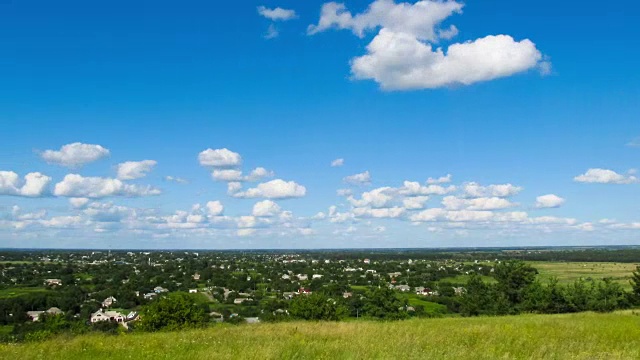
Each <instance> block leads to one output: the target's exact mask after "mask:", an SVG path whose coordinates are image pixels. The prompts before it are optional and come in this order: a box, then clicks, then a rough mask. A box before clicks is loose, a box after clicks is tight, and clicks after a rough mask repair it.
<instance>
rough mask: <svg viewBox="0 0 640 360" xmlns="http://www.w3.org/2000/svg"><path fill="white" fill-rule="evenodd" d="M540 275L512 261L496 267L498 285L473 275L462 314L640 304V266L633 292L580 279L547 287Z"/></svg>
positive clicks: (607, 281) (605, 308)
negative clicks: (539, 279) (540, 279)
mask: <svg viewBox="0 0 640 360" xmlns="http://www.w3.org/2000/svg"><path fill="white" fill-rule="evenodd" d="M536 274H537V271H536V270H535V269H534V268H532V267H530V266H529V265H527V264H525V263H524V262H521V261H510V262H505V263H501V264H499V265H497V266H496V267H495V274H494V277H495V279H496V284H493V285H492V284H487V283H485V282H483V281H482V280H481V279H480V278H479V277H478V276H472V277H471V278H470V279H469V281H468V283H467V285H466V293H465V295H464V296H463V297H462V298H461V301H460V308H459V311H460V313H462V314H463V315H466V316H476V315H507V314H519V313H522V312H534V313H569V312H579V311H600V312H607V311H613V310H616V309H625V308H629V307H630V306H632V305H634V304H640V267H638V269H637V271H636V272H634V274H633V278H632V280H631V283H632V286H633V291H632V292H631V293H629V292H625V291H624V289H623V288H622V286H620V284H618V283H615V282H613V281H611V280H610V279H604V280H603V281H598V282H593V281H586V280H578V281H575V282H574V283H572V284H568V285H561V284H559V283H558V281H557V280H556V279H552V280H550V281H549V282H548V283H546V284H543V283H541V282H540V281H538V280H537V279H536Z"/></svg>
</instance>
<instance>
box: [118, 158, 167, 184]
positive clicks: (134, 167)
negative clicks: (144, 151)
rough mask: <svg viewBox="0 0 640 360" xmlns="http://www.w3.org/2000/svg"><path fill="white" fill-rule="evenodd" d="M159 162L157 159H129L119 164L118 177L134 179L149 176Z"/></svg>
mask: <svg viewBox="0 0 640 360" xmlns="http://www.w3.org/2000/svg"><path fill="white" fill-rule="evenodd" d="M157 163H158V162H157V161H155V160H142V161H127V162H123V163H121V164H118V179H120V180H133V179H140V178H143V177H145V176H147V173H149V172H150V171H151V170H153V168H154V166H156V164H157Z"/></svg>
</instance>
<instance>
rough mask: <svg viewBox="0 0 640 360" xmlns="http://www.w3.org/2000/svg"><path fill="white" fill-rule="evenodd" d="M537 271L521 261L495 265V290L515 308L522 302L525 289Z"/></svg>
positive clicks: (534, 277)
mask: <svg viewBox="0 0 640 360" xmlns="http://www.w3.org/2000/svg"><path fill="white" fill-rule="evenodd" d="M537 274H538V271H537V270H536V269H535V268H533V267H531V266H529V265H527V264H526V263H525V262H523V261H506V262H503V263H500V264H498V265H496V267H495V271H494V275H493V276H494V277H495V279H496V280H497V281H498V283H497V284H496V290H498V292H500V293H502V294H503V295H504V296H505V298H506V299H507V301H508V302H509V303H511V305H512V306H513V307H514V308H515V307H516V306H517V305H519V304H520V303H522V302H523V300H524V293H525V291H526V288H527V287H528V286H529V285H531V284H532V283H533V282H534V281H535V279H536V275H537Z"/></svg>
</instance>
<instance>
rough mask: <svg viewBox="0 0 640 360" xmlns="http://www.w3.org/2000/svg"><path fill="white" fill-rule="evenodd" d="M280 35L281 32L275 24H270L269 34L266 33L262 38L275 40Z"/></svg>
mask: <svg viewBox="0 0 640 360" xmlns="http://www.w3.org/2000/svg"><path fill="white" fill-rule="evenodd" d="M279 35H280V31H278V28H277V27H276V26H275V25H274V24H270V25H269V27H268V28H267V32H266V33H264V35H263V36H262V37H264V38H265V39H267V40H268V39H275V38H277V37H278V36H279Z"/></svg>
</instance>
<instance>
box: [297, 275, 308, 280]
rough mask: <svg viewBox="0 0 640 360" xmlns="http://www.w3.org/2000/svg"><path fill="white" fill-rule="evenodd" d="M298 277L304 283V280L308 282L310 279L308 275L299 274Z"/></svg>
mask: <svg viewBox="0 0 640 360" xmlns="http://www.w3.org/2000/svg"><path fill="white" fill-rule="evenodd" d="M296 277H297V278H298V280H300V281H304V280H307V279H308V278H309V277H308V276H307V275H306V274H298V275H296Z"/></svg>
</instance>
